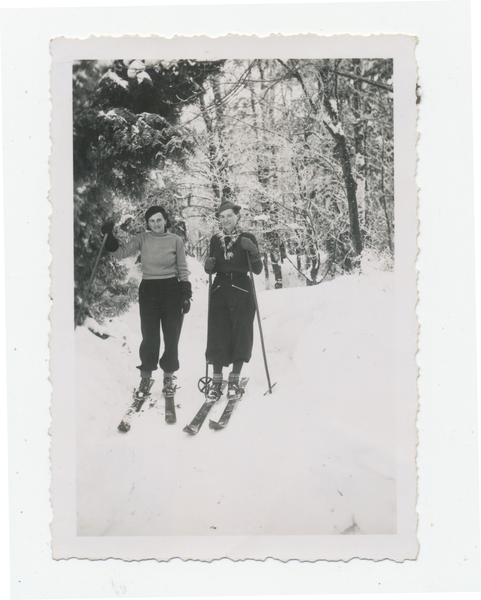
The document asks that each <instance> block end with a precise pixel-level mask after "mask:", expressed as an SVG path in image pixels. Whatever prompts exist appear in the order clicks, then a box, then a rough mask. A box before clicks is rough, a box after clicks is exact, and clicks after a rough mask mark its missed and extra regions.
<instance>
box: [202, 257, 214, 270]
mask: <svg viewBox="0 0 481 600" xmlns="http://www.w3.org/2000/svg"><path fill="white" fill-rule="evenodd" d="M204 269H205V270H206V271H207V273H212V272H213V271H214V269H215V258H214V257H213V256H209V258H208V259H207V260H206V261H205V265H204Z"/></svg>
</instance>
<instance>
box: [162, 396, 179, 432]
mask: <svg viewBox="0 0 481 600" xmlns="http://www.w3.org/2000/svg"><path fill="white" fill-rule="evenodd" d="M164 398H165V422H166V423H168V424H169V425H173V424H174V423H176V422H177V416H176V414H175V403H174V398H175V393H174V394H168V395H165V394H164Z"/></svg>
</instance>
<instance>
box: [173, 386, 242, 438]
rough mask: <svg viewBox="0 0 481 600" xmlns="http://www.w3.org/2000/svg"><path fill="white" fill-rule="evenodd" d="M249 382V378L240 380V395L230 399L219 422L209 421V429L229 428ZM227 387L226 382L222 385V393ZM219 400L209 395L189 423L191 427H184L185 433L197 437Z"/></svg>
mask: <svg viewBox="0 0 481 600" xmlns="http://www.w3.org/2000/svg"><path fill="white" fill-rule="evenodd" d="M248 381H249V378H248V377H243V378H242V379H241V380H240V382H239V393H237V394H235V395H234V396H232V397H231V398H229V399H228V401H227V404H226V407H225V409H224V412H223V413H222V415H221V418H220V419H219V421H213V420H212V419H209V427H210V428H211V429H215V430H218V429H224V427H226V426H227V424H228V423H229V420H230V418H231V415H232V413H233V411H234V408H235V407H236V405H237V402H239V400H240V399H241V398H242V396H243V395H244V392H245V387H246V385H247V382H248ZM226 386H227V382H226V381H224V382H223V383H222V391H224V390H225V388H226ZM218 400H219V398H210V397H209V395H208V394H207V395H206V398H205V402H204V404H202V406H201V407H200V409H199V411H198V412H197V414H196V415H195V417H194V418H193V419H192V421H191V422H190V423H189V425H186V426H185V427H184V429H183V430H184V431H185V433H189V434H190V435H196V434H197V433H199V430H200V428H201V427H202V425H203V424H204V421H205V420H206V418H207V415H208V414H209V412H210V409H211V408H212V407H213V406H214V404H215V403H216V402H217V401H218Z"/></svg>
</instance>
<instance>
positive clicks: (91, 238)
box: [73, 59, 394, 321]
mask: <svg viewBox="0 0 481 600" xmlns="http://www.w3.org/2000/svg"><path fill="white" fill-rule="evenodd" d="M392 69H393V65H392V60H388V59H339V60H334V59H329V60H326V59H324V60H321V59H319V60H312V59H309V60H298V59H296V60H264V59H257V60H222V61H215V62H202V61H194V60H179V61H169V62H167V61H161V60H159V61H142V60H131V61H123V60H117V61H111V62H108V61H79V62H77V63H75V65H74V68H73V127H74V132H73V143H74V210H75V215H74V226H75V285H76V294H75V298H76V309H78V307H79V305H80V303H81V302H82V298H83V294H84V293H85V289H86V285H87V281H88V279H89V277H90V275H91V272H92V269H93V265H94V263H95V259H96V256H97V255H98V252H99V249H100V246H101V243H102V239H101V238H102V236H101V234H100V227H101V225H102V224H103V223H104V222H106V221H107V220H113V221H114V222H115V223H116V224H117V225H118V227H117V228H116V234H117V236H118V237H119V238H120V239H121V240H127V239H128V238H129V237H131V236H132V235H135V234H137V233H139V232H140V231H143V230H144V229H145V223H144V220H143V215H144V212H145V210H146V208H147V207H148V206H150V205H152V204H161V205H163V206H164V207H165V208H166V209H167V210H168V211H169V213H170V215H171V217H172V221H173V223H174V226H173V231H174V232H175V233H177V234H178V235H181V236H182V237H183V239H184V242H185V245H186V249H187V252H188V253H189V254H191V255H192V256H194V257H196V258H197V259H198V260H200V261H203V260H204V259H205V257H206V252H207V251H208V241H209V239H210V236H211V235H212V233H213V231H214V230H215V229H217V227H218V225H217V223H216V219H215V217H214V212H215V210H214V209H215V208H216V207H217V206H218V205H219V204H220V202H221V201H222V200H223V199H226V198H229V199H232V200H233V201H235V203H237V204H240V205H241V206H242V208H243V210H242V221H241V224H242V228H244V229H246V230H249V231H252V232H253V233H254V234H255V235H256V237H257V239H258V241H259V244H260V247H261V250H262V253H263V257H264V265H265V271H264V272H265V276H266V278H267V279H268V282H267V284H268V287H272V288H274V287H275V288H281V287H282V286H283V285H284V282H283V268H282V266H283V264H284V263H285V262H286V261H287V262H288V263H290V265H291V266H292V267H293V268H294V269H295V270H296V272H297V273H298V277H299V285H315V284H318V283H320V282H322V281H326V280H329V279H332V278H333V277H335V276H336V275H339V274H343V273H349V272H352V271H353V270H355V269H358V268H359V264H360V258H361V257H362V256H363V254H365V253H366V252H369V253H370V254H371V255H372V256H376V257H378V258H379V259H381V258H382V262H383V264H384V265H387V266H388V267H389V266H390V267H391V268H392V266H393V264H394V140H393V90H392V76H393V73H392ZM135 297H136V284H135V283H134V282H133V281H132V280H129V279H128V277H127V269H126V268H125V267H124V266H123V265H121V264H119V263H118V262H116V261H115V260H114V259H112V258H110V257H109V256H108V255H106V256H104V257H103V258H102V260H101V261H100V263H99V275H98V277H97V278H96V282H95V283H94V285H93V287H92V289H91V293H90V297H89V301H88V308H87V307H86V310H84V311H83V312H84V316H86V315H88V314H90V315H91V316H93V317H94V318H96V319H97V320H100V321H102V320H103V319H105V318H107V317H112V316H115V315H117V314H121V313H122V312H123V311H125V310H126V309H127V308H128V306H129V305H130V304H131V303H132V302H133V301H134V299H135Z"/></svg>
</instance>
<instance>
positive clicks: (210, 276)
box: [205, 271, 212, 396]
mask: <svg viewBox="0 0 481 600" xmlns="http://www.w3.org/2000/svg"><path fill="white" fill-rule="evenodd" d="M211 291H212V271H209V295H208V296H207V338H208V337H209V317H210V293H211ZM208 388H209V361H208V360H207V359H205V394H206V396H207V390H208Z"/></svg>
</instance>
